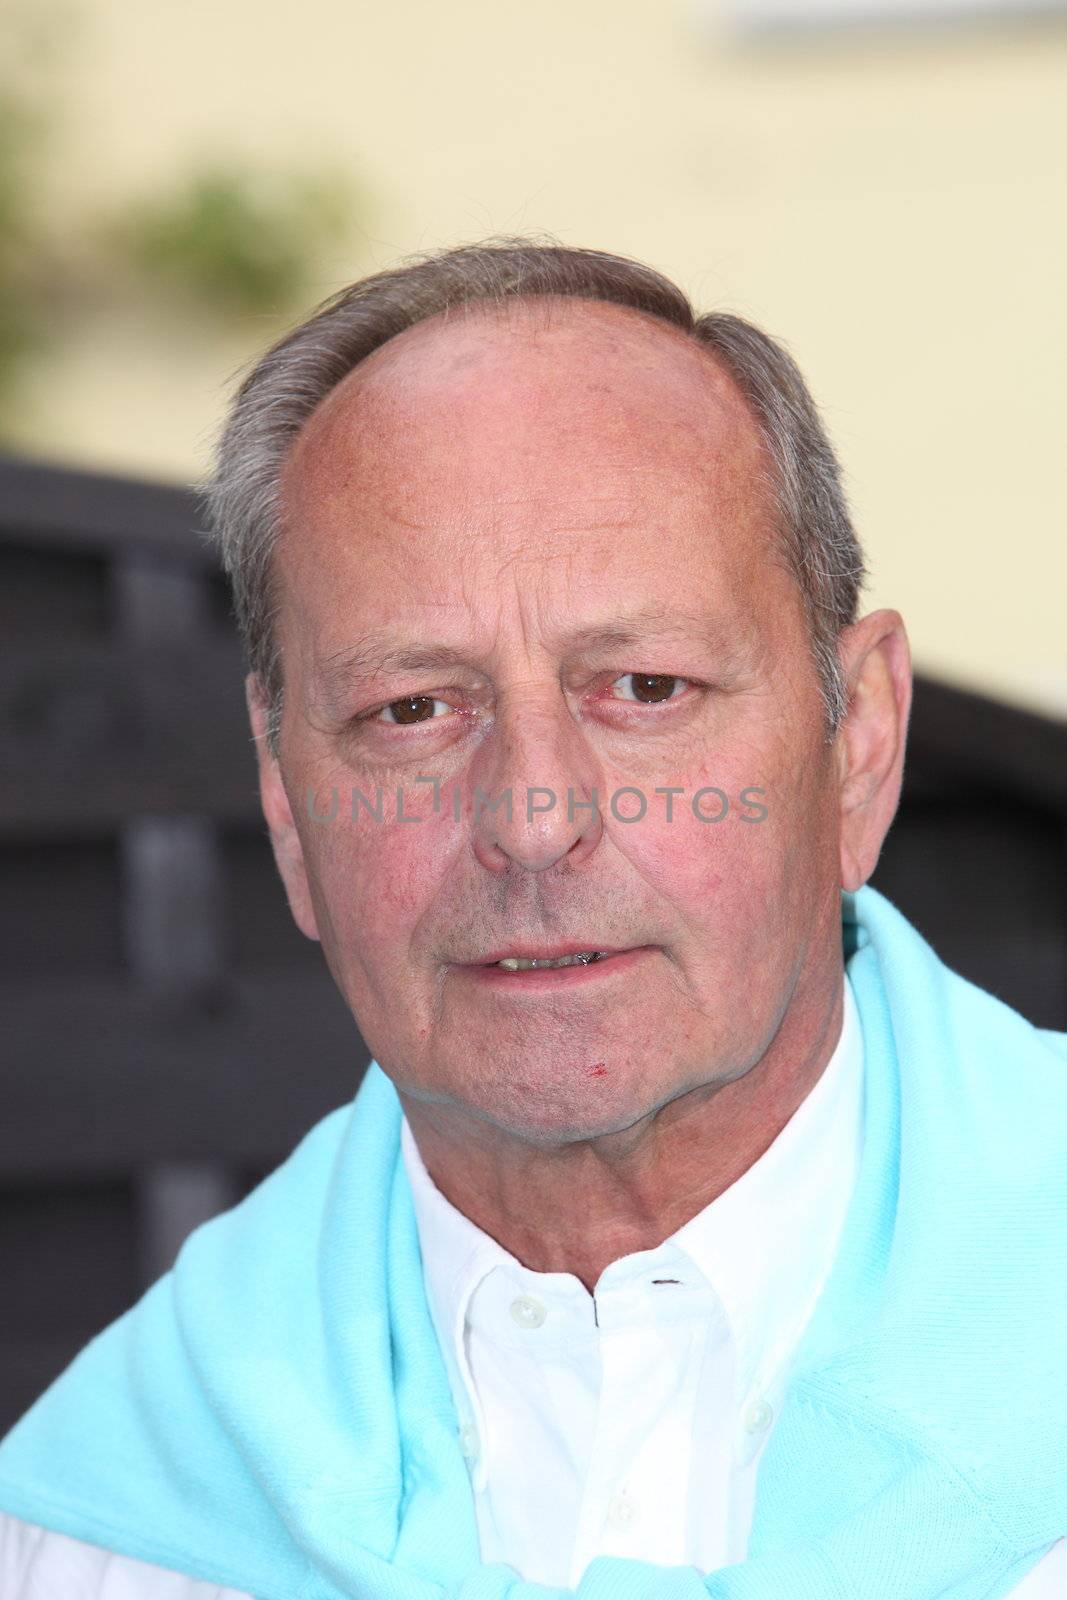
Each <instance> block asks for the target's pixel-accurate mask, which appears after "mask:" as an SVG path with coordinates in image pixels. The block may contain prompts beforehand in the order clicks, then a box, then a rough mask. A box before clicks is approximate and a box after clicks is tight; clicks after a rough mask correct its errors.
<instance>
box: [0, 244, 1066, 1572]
mask: <svg viewBox="0 0 1067 1600" xmlns="http://www.w3.org/2000/svg"><path fill="white" fill-rule="evenodd" d="M212 505H213V513H214V524H215V528H216V530H217V533H218V537H219V539H220V541H221V547H222V552H223V556H224V559H225V562H226V565H227V568H228V570H229V571H230V573H231V575H232V578H233V581H234V588H235V595H236V603H237V609H238V615H239V619H240V621H241V624H242V627H243V629H244V632H245V637H246V640H247V644H248V648H249V652H250V661H251V668H252V670H251V672H250V674H249V677H248V680H247V690H248V701H249V708H250V714H251V719H252V726H253V729H254V733H255V737H256V741H257V748H258V752H259V773H260V784H261V794H262V802H263V809H264V814H265V817H266V820H267V823H268V825H269V829H270V836H271V840H272V842H273V847H274V853H275V857H276V860H277V863H278V868H279V870H280V873H281V877H282V879H283V882H284V885H285V890H286V893H287V895H288V899H289V904H290V906H291V908H292V913H293V916H294V917H295V919H296V922H297V924H298V925H299V927H300V928H301V930H302V931H303V932H304V933H305V934H306V935H307V936H308V937H309V938H311V939H317V940H319V941H321V943H322V946H323V953H324V955H325V958H326V960H327V962H328V964H329V967H330V971H331V972H332V974H333V976H334V978H335V980H336V982H337V985H338V987H339V988H340V990H341V992H342V994H343V995H344V996H345V998H346V1000H347V1002H348V1004H349V1005H350V1007H351V1010H352V1012H353V1015H354V1016H355V1018H356V1019H357V1021H358V1024H359V1027H360V1029H361V1031H362V1034H363V1036H364V1038H365V1039H366V1041H367V1043H368V1045H369V1046H370V1048H371V1050H372V1052H373V1055H374V1061H373V1062H372V1064H371V1066H370V1068H369V1070H368V1073H367V1076H366V1078H365V1080H364V1082H363V1084H362V1086H361V1087H360V1090H359V1092H358V1094H357V1095H356V1097H355V1099H354V1101H353V1102H352V1104H350V1105H348V1106H345V1107H342V1108H341V1109H340V1110H338V1111H336V1112H334V1113H333V1114H332V1115H331V1116H329V1117H327V1118H326V1119H325V1120H324V1121H323V1122H321V1123H320V1124H319V1125H318V1126H317V1127H316V1128H314V1129H313V1130H312V1131H311V1132H310V1133H309V1134H308V1136H307V1137H306V1138H305V1139H304V1140H303V1141H302V1143H301V1144H300V1145H299V1146H298V1148H297V1149H296V1150H295V1152H294V1153H293V1154H292V1156H290V1158H289V1159H288V1160H287V1161H286V1162H285V1163H284V1164H283V1165H282V1166H281V1167H280V1168H279V1169H278V1170H277V1171H276V1172H275V1173H273V1174H272V1175H271V1176H270V1177H269V1178H268V1179H267V1180H266V1181H265V1182H264V1183H263V1184H261V1185H260V1186H259V1188H258V1189H256V1190H255V1191H253V1193H252V1195H251V1196H250V1197H249V1198H248V1199H247V1200H246V1201H245V1202H244V1203H243V1204H242V1205H240V1206H238V1207H237V1208H236V1209H235V1210H233V1211H231V1212H229V1213H227V1214H225V1215H224V1216H222V1217H220V1218H217V1219H215V1220H214V1221H213V1222H211V1223H209V1224H207V1225H206V1226H205V1227H203V1228H201V1229H199V1230H198V1231H197V1232H196V1233H194V1234H193V1235H192V1237H191V1238H190V1239H189V1241H188V1243H187V1244H186V1245H185V1247H184V1249H183V1251H182V1253H181V1255H180V1257H179V1260H178V1263H177V1265H176V1267H175V1269H174V1270H173V1271H172V1272H171V1273H168V1274H167V1275H166V1276H165V1277H164V1278H162V1279H161V1280H160V1281H159V1282H158V1283H157V1284H156V1285H155V1286H154V1287H153V1288H152V1289H151V1290H150V1291H149V1292H148V1294H147V1295H145V1297H144V1298H143V1299H142V1300H141V1302H140V1303H139V1304H138V1305H137V1306H135V1307H134V1308H133V1309H132V1310H131V1311H130V1312H128V1313H127V1314H126V1316H124V1317H123V1318H122V1319H120V1321H119V1322H117V1323H116V1324H115V1325H114V1326H113V1327H111V1328H110V1329H108V1330H106V1331H105V1332H104V1333H103V1334H102V1335H101V1336H100V1337H99V1338H98V1339H96V1340H94V1341H93V1342H92V1343H91V1344H90V1345H89V1346H88V1347H87V1349H86V1350H85V1351H83V1352H82V1354H81V1355H80V1356H79V1357H78V1359H77V1360H76V1361H75V1362H74V1363H73V1364H72V1366H71V1367H70V1368H69V1369H68V1371H67V1372H66V1373H65V1374H63V1375H62V1376H61V1377H60V1379H59V1380H58V1381H57V1383H56V1384H55V1385H53V1387H52V1388H51V1389H50V1390H49V1391H48V1392H47V1393H46V1394H45V1395H44V1396H43V1397H42V1398H41V1399H40V1400H39V1401H38V1402H37V1404H36V1405H35V1406H34V1407H33V1408H32V1409H31V1411H30V1412H29V1413H28V1414H27V1416H26V1417H25V1418H24V1419H23V1420H22V1421H21V1423H19V1425H18V1426H17V1427H16V1428H15V1429H14V1430H13V1432H12V1433H11V1434H10V1435H9V1436H8V1438H7V1440H6V1441H5V1443H4V1445H3V1446H2V1447H0V1506H2V1507H3V1509H4V1511H5V1512H6V1517H5V1519H4V1527H3V1550H4V1554H3V1558H2V1561H3V1565H2V1566H0V1571H2V1572H3V1574H4V1587H3V1595H4V1600H12V1597H14V1600H38V1597H44V1596H49V1597H51V1596H62V1597H63V1600H79V1597H85V1600H88V1597H90V1596H91V1597H93V1600H209V1597H216V1596H221V1595H227V1596H232V1595H233V1594H238V1595H252V1596H255V1597H256V1600H341V1597H349V1600H377V1597H382V1600H386V1597H388V1600H444V1597H449V1600H505V1597H508V1600H534V1597H535V1596H543V1595H547V1594H548V1593H550V1592H551V1593H554V1594H561V1593H568V1592H570V1591H571V1590H572V1589H576V1591H577V1593H578V1595H579V1596H581V1597H583V1600H609V1597H618V1600H644V1597H650V1600H651V1597H663V1600H694V1597H698V1596H711V1597H713V1600H936V1597H942V1596H943V1597H946V1600H998V1597H1000V1596H1008V1595H1011V1596H1014V1597H1015V1600H1053V1597H1060V1600H1062V1597H1063V1596H1064V1595H1067V1559H1065V1555H1064V1552H1065V1551H1067V1544H1061V1543H1059V1542H1058V1541H1060V1539H1061V1538H1062V1536H1063V1535H1064V1534H1067V1287H1065V1285H1067V1273H1065V1272H1064V1270H1063V1267H1064V1250H1063V1238H1064V1233H1063V1228H1064V1224H1065V1223H1067V1174H1065V1163H1064V1159H1063V1150H1064V1140H1065V1135H1067V1036H1065V1035H1056V1034H1051V1033H1048V1032H1042V1031H1040V1030H1037V1029H1035V1028H1033V1027H1032V1026H1031V1025H1030V1024H1029V1023H1028V1022H1027V1021H1026V1020H1025V1019H1024V1018H1022V1017H1021V1016H1019V1015H1018V1014H1017V1013H1015V1012H1013V1011H1011V1010H1010V1009H1009V1008H1008V1007H1007V1006H1005V1005H1003V1004H1002V1003H1001V1002H1000V1001H998V1000H996V999H995V998H994V997H993V996H991V995H989V994H986V993H984V992H983V991H981V990H979V989H977V988H975V987H974V986H973V985H971V984H969V983H967V982H965V981H964V980H963V979H962V978H961V977H959V976H958V975H956V974H954V973H953V972H951V971H950V970H949V969H947V968H946V967H945V966H944V965H943V964H942V963H941V962H940V961H939V959H938V957H937V956H936V954H935V953H934V952H933V951H932V950H931V949H930V947H929V946H928V945H927V944H926V943H925V942H924V941H923V940H922V938H921V937H920V936H919V935H918V933H917V932H916V931H915V930H914V929H913V928H912V927H911V925H910V924H909V923H908V922H907V920H906V919H905V918H904V917H903V916H902V915H901V913H900V912H899V911H898V910H896V909H895V908H894V907H893V906H892V905H891V904H889V902H888V901H886V900H885V899H884V897H882V896H880V895H879V894H878V893H877V892H876V891H875V890H873V889H872V888H870V887H869V886H867V879H868V878H869V877H870V875H871V873H872V871H873V869H874V866H875V864H876V861H877V858H878V854H879V850H880V848H881V845H882V842H883V839H884V837H885V834H886V830H887V829H888V827H889V825H890V823H891V820H892V818H893V815H894V811H895V809H896V806H897V802H898V796H899V790H900V782H901V772H902V766H903V760H904V748H905V736H906V730H907V720H908V711H909V704H910V692H911V690H910V667H909V655H908V645H907V639H906V635H905V630H904V626H903V623H902V621H901V618H900V616H899V614H898V613H897V612H895V611H892V610H879V611H874V612H871V613H870V614H868V615H866V616H863V617H857V599H858V594H859V591H860V588H861V582H862V577H863V563H862V559H861V554H860V551H859V548H858V546H857V543H856V540H855V536H854V533H853V531H852V528H851V525H850V522H849V518H848V514H847V511H846V508H845V504H844V501H843V498H842V495H841V490H840V487H839V481H838V473H837V469H836V465H835V462H834V457H833V454H832V451H831V448H830V445H829V443H828V442H827V439H826V437H825V434H824V432H823V430H822V428H821V426H820V423H819V420H818V417H817V415H816V412H815V409H814V407H813V405H812V402H811V400H810V397H809V395H808V393H807V391H806V389H805V386H804V384H803V381H802V379H801V377H800V375H799V374H798V372H797V370H796V368H795V366H794V365H793V363H792V362H791V360H790V359H789V357H788V356H787V355H786V354H785V353H784V352H783V351H782V350H781V349H780V348H779V347H778V346H777V345H776V344H774V343H773V342H772V341H771V340H770V339H769V338H767V337H766V336H765V335H764V334H762V333H760V332H759V331H758V330H757V329H755V328H754V327H752V326H750V325H749V324H747V323H745V322H743V321H741V320H740V319H738V318H735V317H731V316H724V315H710V316H705V317H701V318H699V319H697V318H695V317H694V314H693V312H692V310H691V308H690V306H689V304H688V303H687V301H686V299H685V298H684V296H683V295H682V294H681V293H680V292H679V291H678V290H677V289H676V288H675V287H674V286H673V285H671V284H670V283H669V282H667V281H665V280H664V279H663V278H662V277H660V276H659V275H658V274H657V273H655V272H652V271H650V270H649V269H647V268H645V267H643V266H640V265H638V264H637V263H634V262H630V261H626V260H623V259H620V258H617V257H613V256H608V255H604V254H601V253H598V252H595V251H584V250H570V249H564V248H560V247H556V246H542V245H538V244H535V243H530V242H527V241H522V240H503V241H491V242H490V243H489V244H487V245H483V246H477V247H470V248H463V249H459V250H455V251H451V252H445V253H442V254H440V255H437V256H435V257H429V258H425V259H422V260H419V261H416V262H414V263H412V264H409V265H405V266H404V267H402V268H400V269H398V270H396V271H393V272H387V273H382V274H380V275H378V276H375V277H372V278H370V279H367V280H365V281H363V282H361V283H357V284H355V285H353V286H352V287H351V288H349V289H347V290H345V291H344V292H343V293H341V294H339V295H337V296H336V297H335V298H334V299H332V300H331V301H330V302H328V303H327V304H326V305H325V306H324V307H323V308H322V309H321V310H320V311H319V312H318V313H317V314H316V315H315V316H314V317H312V318H311V319H310V320H309V321H308V322H306V323H305V324H304V325H303V326H301V327H299V328H297V329H296V331H295V332H293V333H291V334H290V335H289V336H288V337H286V338H285V339H283V340H282V341H281V342H280V343H279V344H278V345H276V346H275V347H274V349H272V350H271V351H270V352H268V354H267V355H265V356H264V357H263V359H262V360H261V361H260V362H259V364H258V365H257V366H256V367H255V369H254V370H253V371H252V373H251V375H250V376H249V377H248V378H247V379H246V381H245V382H244V384H243V386H242V388H241V390H240V392H239V394H238V396H237V399H236V402H235V404H234V407H233V411H232V414H231V416H230V419H229V422H228V425H227V427H226V430H225V433H224V436H223V439H222V444H221V449H220V453H219V460H218V467H217V472H216V474H215V477H214V480H213V486H212ZM293 1071H294V1073H295V1072H299V1071H300V1062H299V1061H294V1062H293Z"/></svg>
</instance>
